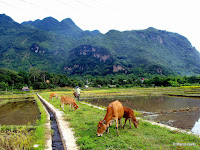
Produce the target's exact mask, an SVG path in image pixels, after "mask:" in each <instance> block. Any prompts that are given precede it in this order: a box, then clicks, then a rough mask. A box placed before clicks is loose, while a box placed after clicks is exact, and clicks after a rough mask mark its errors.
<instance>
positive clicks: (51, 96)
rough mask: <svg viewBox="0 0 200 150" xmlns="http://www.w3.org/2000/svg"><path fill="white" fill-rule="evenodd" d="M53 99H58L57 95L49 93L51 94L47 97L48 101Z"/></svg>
mask: <svg viewBox="0 0 200 150" xmlns="http://www.w3.org/2000/svg"><path fill="white" fill-rule="evenodd" d="M53 97H56V98H58V94H57V93H51V94H50V97H49V100H52V99H53Z"/></svg>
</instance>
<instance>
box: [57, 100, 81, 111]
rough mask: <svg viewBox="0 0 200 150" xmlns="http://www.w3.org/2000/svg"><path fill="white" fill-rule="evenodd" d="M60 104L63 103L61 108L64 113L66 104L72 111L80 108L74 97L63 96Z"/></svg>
mask: <svg viewBox="0 0 200 150" xmlns="http://www.w3.org/2000/svg"><path fill="white" fill-rule="evenodd" d="M60 102H61V103H60V107H61V106H62V109H63V111H64V104H65V105H68V104H69V105H70V106H71V109H72V107H74V109H75V110H76V109H77V108H78V105H77V104H76V102H75V99H74V98H73V97H64V96H62V97H61V99H60Z"/></svg>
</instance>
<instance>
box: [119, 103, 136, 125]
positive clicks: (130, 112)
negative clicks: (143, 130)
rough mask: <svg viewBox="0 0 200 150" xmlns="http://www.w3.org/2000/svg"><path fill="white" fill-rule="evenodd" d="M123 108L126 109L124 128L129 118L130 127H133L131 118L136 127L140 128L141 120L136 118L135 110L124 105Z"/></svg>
mask: <svg viewBox="0 0 200 150" xmlns="http://www.w3.org/2000/svg"><path fill="white" fill-rule="evenodd" d="M123 109H124V116H123V117H124V118H126V119H125V123H124V125H123V128H124V126H125V124H126V121H127V120H129V125H130V128H131V123H130V120H131V121H132V123H133V124H134V126H135V127H136V128H138V124H139V121H138V120H137V119H136V118H135V115H134V112H133V110H132V109H130V108H128V107H124V106H123Z"/></svg>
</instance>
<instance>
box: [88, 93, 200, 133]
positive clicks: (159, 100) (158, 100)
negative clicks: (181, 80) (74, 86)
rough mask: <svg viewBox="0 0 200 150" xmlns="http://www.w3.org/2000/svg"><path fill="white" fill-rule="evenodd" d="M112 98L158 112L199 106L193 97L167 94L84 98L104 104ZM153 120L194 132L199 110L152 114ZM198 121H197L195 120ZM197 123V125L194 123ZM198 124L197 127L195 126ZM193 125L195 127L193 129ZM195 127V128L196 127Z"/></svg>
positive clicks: (198, 101)
mask: <svg viewBox="0 0 200 150" xmlns="http://www.w3.org/2000/svg"><path fill="white" fill-rule="evenodd" d="M114 100H119V101H121V102H122V104H123V105H124V106H126V107H129V108H132V109H134V110H138V111H145V112H152V113H155V112H158V111H170V110H174V109H176V110H179V109H181V108H193V107H200V100H199V99H194V98H182V97H181V98H180V97H167V96H133V97H122V96H121V97H110V98H108V97H107V98H93V99H84V101H88V102H90V103H92V104H94V105H98V106H105V107H107V106H108V104H109V103H110V102H112V101H114ZM153 116H154V117H153V118H154V119H153V120H154V121H158V122H161V123H164V124H167V125H170V126H174V127H177V128H182V129H190V130H191V129H192V131H193V130H194V131H195V133H196V131H197V130H198V131H199V130H200V125H199V124H200V121H198V120H199V118H200V111H191V112H176V113H167V114H162V115H153ZM197 121H198V122H197ZM196 124H197V125H196ZM197 126H198V127H197ZM194 127H195V129H193V128H194ZM196 128H197V129H196Z"/></svg>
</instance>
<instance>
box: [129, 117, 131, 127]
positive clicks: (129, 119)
mask: <svg viewBox="0 0 200 150" xmlns="http://www.w3.org/2000/svg"><path fill="white" fill-rule="evenodd" d="M129 125H130V129H131V120H130V119H129Z"/></svg>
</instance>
